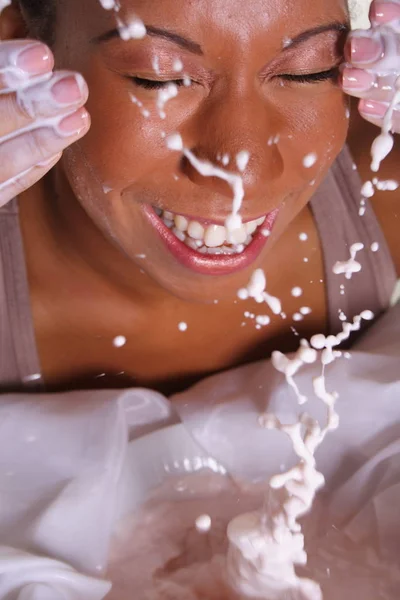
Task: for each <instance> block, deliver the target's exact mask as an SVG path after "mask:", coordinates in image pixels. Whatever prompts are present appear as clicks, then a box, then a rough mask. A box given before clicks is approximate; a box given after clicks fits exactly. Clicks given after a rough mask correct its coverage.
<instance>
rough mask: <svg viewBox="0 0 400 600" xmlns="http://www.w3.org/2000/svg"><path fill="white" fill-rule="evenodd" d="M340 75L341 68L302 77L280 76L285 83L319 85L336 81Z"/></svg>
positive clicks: (306, 74)
mask: <svg viewBox="0 0 400 600" xmlns="http://www.w3.org/2000/svg"><path fill="white" fill-rule="evenodd" d="M338 75H339V68H338V67H334V68H333V69H329V71H321V72H320V73H303V74H301V75H292V74H283V75H279V77H280V78H281V79H283V80H284V81H294V82H298V83H319V82H320V81H327V80H329V79H331V80H332V81H334V80H335V79H337V77H338Z"/></svg>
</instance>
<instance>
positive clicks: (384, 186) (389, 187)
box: [372, 177, 399, 192]
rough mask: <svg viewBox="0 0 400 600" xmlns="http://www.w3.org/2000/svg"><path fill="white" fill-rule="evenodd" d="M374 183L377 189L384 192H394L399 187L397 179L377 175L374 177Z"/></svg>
mask: <svg viewBox="0 0 400 600" xmlns="http://www.w3.org/2000/svg"><path fill="white" fill-rule="evenodd" d="M372 183H373V184H374V186H375V187H376V189H377V190H380V191H383V192H393V191H395V190H397V189H398V187H399V182H398V181H396V180H395V179H378V178H377V177H374V179H373V180H372Z"/></svg>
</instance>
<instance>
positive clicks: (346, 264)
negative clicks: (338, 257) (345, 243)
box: [332, 242, 364, 279]
mask: <svg viewBox="0 0 400 600" xmlns="http://www.w3.org/2000/svg"><path fill="white" fill-rule="evenodd" d="M363 248H364V245H363V244H361V243H360V242H357V243H355V244H353V245H352V246H350V258H349V260H346V261H338V262H337V263H335V264H334V266H333V269H332V271H333V272H334V273H335V275H341V274H344V276H345V277H346V279H351V277H352V275H353V273H359V272H360V271H361V264H360V263H359V262H358V261H356V255H357V252H360V251H361V250H363Z"/></svg>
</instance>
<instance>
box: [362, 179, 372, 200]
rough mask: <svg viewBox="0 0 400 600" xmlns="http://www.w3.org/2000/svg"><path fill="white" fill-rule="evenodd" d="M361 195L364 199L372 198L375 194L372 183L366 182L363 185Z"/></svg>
mask: <svg viewBox="0 0 400 600" xmlns="http://www.w3.org/2000/svg"><path fill="white" fill-rule="evenodd" d="M361 194H362V196H364V198H372V196H373V195H374V194H375V190H374V186H373V184H372V181H366V182H365V183H364V184H363V186H362V188H361Z"/></svg>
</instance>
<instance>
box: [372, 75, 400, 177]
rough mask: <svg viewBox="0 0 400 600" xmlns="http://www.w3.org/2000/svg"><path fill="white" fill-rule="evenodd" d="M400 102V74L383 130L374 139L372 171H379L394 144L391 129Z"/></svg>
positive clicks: (384, 120) (384, 119)
mask: <svg viewBox="0 0 400 600" xmlns="http://www.w3.org/2000/svg"><path fill="white" fill-rule="evenodd" d="M399 102H400V76H399V77H397V79H396V83H395V93H394V94H393V98H392V100H391V102H390V104H389V107H388V109H387V111H386V114H385V116H384V118H383V123H382V132H381V133H380V135H378V137H377V138H376V139H375V140H374V141H373V143H372V146H371V157H372V162H371V171H374V172H377V171H379V167H380V165H381V162H382V161H383V160H384V159H385V158H386V157H387V155H388V154H389V153H390V151H391V150H392V148H393V145H394V139H393V135H392V134H391V130H392V127H393V113H394V110H395V107H396V105H397V104H398V103H399Z"/></svg>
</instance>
